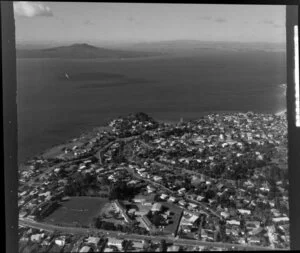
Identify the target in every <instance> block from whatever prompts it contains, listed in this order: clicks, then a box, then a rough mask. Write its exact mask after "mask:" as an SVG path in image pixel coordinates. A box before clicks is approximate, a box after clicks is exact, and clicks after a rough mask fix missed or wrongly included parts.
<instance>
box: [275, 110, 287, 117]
mask: <svg viewBox="0 0 300 253" xmlns="http://www.w3.org/2000/svg"><path fill="white" fill-rule="evenodd" d="M286 112H287V111H286V109H283V110H281V111H278V112H276V113H275V115H276V116H281V115H283V114H285V113H286Z"/></svg>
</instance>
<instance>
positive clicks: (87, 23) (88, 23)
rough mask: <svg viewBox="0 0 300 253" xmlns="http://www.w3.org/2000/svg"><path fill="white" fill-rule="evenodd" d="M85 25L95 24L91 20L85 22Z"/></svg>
mask: <svg viewBox="0 0 300 253" xmlns="http://www.w3.org/2000/svg"><path fill="white" fill-rule="evenodd" d="M83 24H84V25H94V24H95V23H93V22H92V21H91V20H86V21H84V22H83Z"/></svg>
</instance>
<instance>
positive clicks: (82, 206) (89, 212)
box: [44, 197, 109, 226]
mask: <svg viewBox="0 0 300 253" xmlns="http://www.w3.org/2000/svg"><path fill="white" fill-rule="evenodd" d="M108 202H109V201H108V200H107V199H103V198H96V197H72V198H70V200H67V201H65V202H62V203H61V206H60V207H59V208H58V209H57V210H55V211H54V212H53V213H52V214H50V215H49V216H48V217H46V218H45V219H44V221H45V222H48V223H52V224H57V225H61V226H89V225H90V223H91V221H92V220H93V217H95V216H97V215H98V214H99V213H100V211H101V209H102V208H103V207H104V206H105V205H106V204H107V203H108Z"/></svg>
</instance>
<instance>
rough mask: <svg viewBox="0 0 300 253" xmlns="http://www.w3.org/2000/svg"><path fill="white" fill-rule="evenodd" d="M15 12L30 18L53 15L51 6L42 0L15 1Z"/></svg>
mask: <svg viewBox="0 0 300 253" xmlns="http://www.w3.org/2000/svg"><path fill="white" fill-rule="evenodd" d="M14 13H15V15H17V16H21V17H28V18H32V17H36V16H44V17H51V16H53V13H52V10H51V9H50V7H48V6H46V5H44V4H42V3H41V2H23V1H21V2H14Z"/></svg>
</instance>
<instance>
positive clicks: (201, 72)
mask: <svg viewBox="0 0 300 253" xmlns="http://www.w3.org/2000/svg"><path fill="white" fill-rule="evenodd" d="M285 68H286V67H285V54H284V53H271V52H269V53H267V52H256V53H255V52H218V53H216V52H206V51H205V52H203V53H202V54H199V55H195V56H188V57H183V56H164V57H157V58H148V59H146V58H144V59H125V60H109V61H108V60H106V61H105V60H99V59H98V60H95V59H93V60H63V59H18V60H17V81H18V90H17V102H18V138H19V145H18V156H19V162H23V161H25V160H26V159H27V158H29V157H31V156H34V155H36V154H38V153H40V152H42V151H43V150H45V149H47V148H49V147H51V146H53V145H55V144H58V143H61V142H64V141H65V140H67V139H70V138H73V137H76V136H77V135H78V134H80V133H81V132H82V131H85V130H88V129H91V128H93V127H96V126H99V125H102V124H103V123H105V122H107V120H109V119H111V118H113V117H116V116H120V115H127V114H128V113H131V112H138V111H143V112H145V113H148V114H149V115H150V116H152V117H154V118H155V119H161V120H163V119H165V120H172V121H173V120H179V119H180V118H181V117H182V118H183V119H193V118H198V117H199V116H200V115H201V114H203V112H208V111H210V112H212V111H220V110H221V111H250V110H251V111H254V112H269V113H275V112H277V111H279V110H282V109H284V108H285V106H286V104H285V103H286V102H285V96H284V95H283V93H284V92H283V89H282V87H281V86H280V84H282V83H286V69H285ZM65 73H68V75H69V77H70V79H69V80H68V79H67V78H65Z"/></svg>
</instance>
